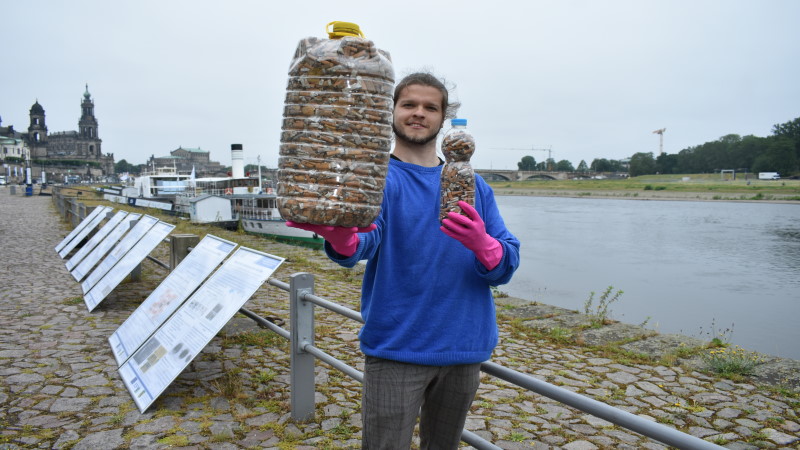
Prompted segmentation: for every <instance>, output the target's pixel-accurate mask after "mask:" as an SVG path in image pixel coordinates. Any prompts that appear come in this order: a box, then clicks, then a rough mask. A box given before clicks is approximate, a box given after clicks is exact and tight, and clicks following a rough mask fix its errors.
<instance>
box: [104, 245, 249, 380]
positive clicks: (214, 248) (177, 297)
mask: <svg viewBox="0 0 800 450" xmlns="http://www.w3.org/2000/svg"><path fill="white" fill-rule="evenodd" d="M234 248H236V244H235V243H233V242H230V241H226V240H224V239H221V238H218V237H216V236H212V235H210V234H207V235H206V237H204V238H203V240H201V241H200V242H199V243H198V244H197V245H195V246H194V248H193V249H192V251H191V252H190V253H189V255H188V256H186V258H184V259H183V261H181V263H180V264H178V267H176V268H175V269H173V270H172V272H170V274H169V275H168V276H167V278H165V279H164V281H162V282H161V284H159V285H158V287H157V288H156V289H155V290H154V291H153V292H152V293H151V294H150V295H149V296H148V297H147V298H146V299H145V301H143V302H142V304H141V305H139V307H138V308H136V310H135V311H134V312H133V313H132V314H131V315H130V317H128V319H127V320H125V322H123V323H122V325H120V327H119V328H117V331H115V332H114V334H112V335H111V336H110V337H109V338H108V343H109V344H111V351H112V352H113V353H114V358H116V360H117V365H118V366H121V365H122V363H124V362H125V361H126V360H127V359H128V357H129V356H130V355H131V353H133V352H134V351H136V349H138V348H139V347H140V346H141V345H142V343H144V341H145V340H146V339H147V338H149V337H150V335H152V334H153V333H155V331H156V329H157V328H158V327H159V326H161V324H163V323H164V322H165V321H166V320H167V319H168V318H169V316H171V315H172V313H174V312H175V310H176V309H178V307H179V306H181V305H182V304H183V302H184V301H185V300H186V299H187V298H189V296H190V295H192V292H194V290H195V289H196V288H197V286H199V285H200V284H201V283H202V282H203V281H204V280H205V279H206V278H207V277H208V276H209V275H210V274H211V272H213V271H214V269H216V268H217V267H218V266H219V265H220V263H222V261H223V260H224V259H225V258H226V257H227V256H228V255H229V254H230V253H231V252H232V251H233V249H234Z"/></svg>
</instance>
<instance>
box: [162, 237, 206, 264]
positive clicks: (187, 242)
mask: <svg viewBox="0 0 800 450" xmlns="http://www.w3.org/2000/svg"><path fill="white" fill-rule="evenodd" d="M198 242H200V236H198V235H196V234H173V235H172V236H170V237H169V245H170V255H169V270H170V272H172V271H173V270H175V268H176V267H178V264H180V263H181V261H183V258H186V256H187V255H189V247H194V246H195V245H197V243H198Z"/></svg>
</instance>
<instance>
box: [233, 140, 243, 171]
mask: <svg viewBox="0 0 800 450" xmlns="http://www.w3.org/2000/svg"><path fill="white" fill-rule="evenodd" d="M231 175H232V176H233V178H244V150H242V144H231Z"/></svg>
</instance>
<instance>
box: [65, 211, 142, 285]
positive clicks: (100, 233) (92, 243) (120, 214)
mask: <svg viewBox="0 0 800 450" xmlns="http://www.w3.org/2000/svg"><path fill="white" fill-rule="evenodd" d="M127 215H128V211H123V210H119V211H117V213H116V214H114V216H113V217H112V218H111V219H109V220H108V222H106V223H105V224H104V225H103V226H102V227H100V229H99V230H97V233H95V234H94V236H92V238H91V239H89V241H88V242H87V243H86V244H84V245H83V247H81V248H80V250H78V251H77V252H75V254H74V255H72V258H70V259H68V260H67V262H66V266H67V270H72V269H74V268H75V266H76V265H78V263H80V262H81V261H82V260H83V258H85V257H86V255H88V254H89V253H90V252H91V251H92V250H94V248H95V247H97V244H99V243H100V242H101V241H102V240H103V239H104V238H105V237H106V236H108V233H110V232H111V230H113V229H114V227H116V226H117V225H118V224H119V223H120V222H122V219H124V218H125V216H127Z"/></svg>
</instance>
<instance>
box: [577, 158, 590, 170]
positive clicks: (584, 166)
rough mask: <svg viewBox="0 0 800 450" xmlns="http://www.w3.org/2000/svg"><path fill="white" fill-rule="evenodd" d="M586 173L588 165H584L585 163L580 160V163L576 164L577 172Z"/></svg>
mask: <svg viewBox="0 0 800 450" xmlns="http://www.w3.org/2000/svg"><path fill="white" fill-rule="evenodd" d="M588 171H589V165H588V164H586V161H584V160H581V162H580V163H579V164H578V172H588Z"/></svg>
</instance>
